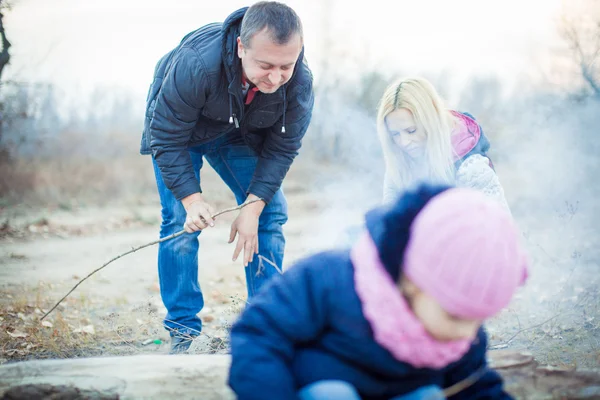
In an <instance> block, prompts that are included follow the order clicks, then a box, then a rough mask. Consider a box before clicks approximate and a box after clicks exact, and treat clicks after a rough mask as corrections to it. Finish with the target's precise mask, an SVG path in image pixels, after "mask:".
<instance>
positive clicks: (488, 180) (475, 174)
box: [456, 154, 510, 211]
mask: <svg viewBox="0 0 600 400" xmlns="http://www.w3.org/2000/svg"><path fill="white" fill-rule="evenodd" d="M456 185H457V186H459V187H468V188H473V189H476V190H479V191H481V192H483V193H484V194H485V195H486V196H488V197H490V198H492V199H495V200H497V201H498V202H500V204H502V205H503V206H504V207H505V208H506V210H508V211H510V208H509V207H508V203H507V201H506V198H505V197H504V189H503V188H502V184H500V179H498V175H496V173H495V172H494V170H493V169H492V168H491V167H490V164H489V159H488V158H487V157H484V156H482V155H480V154H474V155H472V156H470V157H468V158H467V159H466V160H465V161H464V162H463V163H462V164H461V165H460V167H459V168H458V171H456Z"/></svg>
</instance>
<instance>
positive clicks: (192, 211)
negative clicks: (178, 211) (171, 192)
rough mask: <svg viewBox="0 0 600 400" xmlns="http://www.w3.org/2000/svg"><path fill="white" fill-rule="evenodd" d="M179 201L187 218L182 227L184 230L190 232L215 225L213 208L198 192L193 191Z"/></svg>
mask: <svg viewBox="0 0 600 400" xmlns="http://www.w3.org/2000/svg"><path fill="white" fill-rule="evenodd" d="M181 203H182V204H183V207H184V208H185V211H186V212H187V218H186V219H185V224H183V229H185V231H186V232H188V233H192V232H196V231H200V230H202V229H204V228H206V227H207V226H215V221H214V220H213V219H212V215H213V214H214V213H215V210H214V209H213V208H212V206H211V205H210V204H208V203H207V202H206V201H205V200H204V198H203V197H202V195H201V194H200V193H194V194H192V195H189V196H187V197H185V198H183V199H182V200H181Z"/></svg>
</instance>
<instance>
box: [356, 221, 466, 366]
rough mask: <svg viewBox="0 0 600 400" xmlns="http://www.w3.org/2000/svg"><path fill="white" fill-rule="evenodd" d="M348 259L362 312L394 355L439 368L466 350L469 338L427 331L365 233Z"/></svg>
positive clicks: (386, 347) (383, 343)
mask: <svg viewBox="0 0 600 400" xmlns="http://www.w3.org/2000/svg"><path fill="white" fill-rule="evenodd" d="M351 259H352V264H353V265H354V284H355V287H356V292H357V294H358V297H359V298H360V300H361V302H362V311H363V314H364V315H365V317H366V319H367V321H369V324H370V325H371V329H372V330H373V335H374V338H375V341H377V343H379V345H381V346H382V347H384V348H385V349H387V350H388V351H389V352H390V353H392V355H393V356H394V358H396V359H397V360H399V361H402V362H405V363H408V364H410V365H412V366H413V367H415V368H432V369H441V368H443V367H445V366H447V365H448V364H450V363H452V362H454V361H457V360H459V359H460V358H462V356H464V355H465V354H466V352H467V351H468V350H469V348H470V346H471V342H472V341H471V340H456V341H448V342H440V341H437V340H435V339H433V338H432V337H431V335H429V333H427V331H426V330H425V328H424V327H423V325H422V324H421V322H420V321H419V320H418V319H417V317H416V316H415V315H414V314H413V312H412V310H411V309H410V306H409V305H408V303H407V302H406V300H405V299H404V297H403V296H402V294H401V293H400V289H399V288H398V286H397V284H396V282H394V281H393V280H392V278H391V276H390V275H389V273H388V272H387V271H386V270H385V267H384V266H383V264H382V263H381V260H380V259H379V254H378V253H377V248H376V246H375V243H373V240H372V239H371V237H370V236H369V234H368V233H363V235H362V237H361V238H360V239H359V240H358V242H357V243H356V244H355V245H354V247H353V249H352V253H351Z"/></svg>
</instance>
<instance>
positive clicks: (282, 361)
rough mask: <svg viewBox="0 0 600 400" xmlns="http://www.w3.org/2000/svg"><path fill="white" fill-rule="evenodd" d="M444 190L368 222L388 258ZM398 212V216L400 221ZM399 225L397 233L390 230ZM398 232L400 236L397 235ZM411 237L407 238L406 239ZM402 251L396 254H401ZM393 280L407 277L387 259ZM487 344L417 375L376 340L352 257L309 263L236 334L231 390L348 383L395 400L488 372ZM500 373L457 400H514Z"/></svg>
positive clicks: (244, 393)
mask: <svg viewBox="0 0 600 400" xmlns="http://www.w3.org/2000/svg"><path fill="white" fill-rule="evenodd" d="M441 190H443V189H441ZM439 192H440V190H431V189H425V190H421V191H420V192H417V193H416V194H414V195H412V196H404V197H403V200H402V201H400V202H398V203H396V204H395V205H393V206H392V207H396V208H398V207H400V209H398V210H397V211H398V212H401V213H403V214H402V215H405V216H406V218H405V221H404V222H405V223H406V225H407V226H405V227H404V228H402V227H400V228H398V225H397V223H398V220H399V219H398V218H397V215H396V216H395V217H394V218H393V219H391V220H389V221H386V215H387V216H389V215H390V210H387V212H386V213H383V214H382V213H377V212H374V213H371V214H369V215H367V228H368V229H369V232H370V234H371V236H372V237H373V239H374V241H375V243H376V244H377V245H378V249H379V250H380V252H386V251H387V250H386V249H390V248H392V247H393V245H394V243H390V242H389V238H390V236H389V235H392V234H393V235H395V236H394V237H395V238H396V239H394V240H395V245H396V246H399V247H400V248H401V249H403V248H404V246H405V245H406V241H407V240H408V239H407V235H408V227H409V226H410V222H411V221H412V219H413V218H414V216H415V215H416V214H417V213H418V211H419V210H420V209H421V208H422V207H423V206H424V204H425V203H426V202H427V200H429V199H430V198H431V197H432V196H433V195H435V194H436V193H439ZM394 212H395V211H394V210H391V213H392V214H393V213H394ZM392 220H393V221H394V222H395V223H396V224H394V226H391V225H389V224H388V225H386V224H387V223H388V222H391V221H392ZM394 230H395V232H393V231H394ZM402 235H405V236H406V237H404V238H403V237H402ZM397 251H398V247H396V249H395V252H397ZM382 261H384V262H387V263H386V269H387V270H389V271H388V272H390V274H391V276H392V277H394V278H397V277H398V276H399V273H400V271H399V269H400V264H401V263H400V262H397V261H398V260H395V259H394V257H382ZM486 344H487V338H486V334H485V332H484V330H483V329H480V331H479V332H478V335H477V338H476V339H475V341H474V342H473V344H472V346H471V348H470V350H469V351H468V353H467V354H465V356H464V357H463V358H462V359H460V360H459V361H457V362H455V363H453V364H450V365H448V366H447V367H445V368H444V369H442V370H432V369H426V368H422V369H417V368H414V367H412V366H411V365H409V364H407V363H404V362H401V361H399V360H397V359H395V358H394V357H393V355H392V354H391V353H390V352H389V351H388V350H386V349H385V348H384V347H382V346H381V345H379V344H378V343H377V342H376V341H375V339H374V338H373V332H372V330H371V326H370V325H369V322H368V320H367V319H365V317H364V315H363V312H362V307H361V300H360V298H359V296H358V295H357V293H356V290H355V286H354V268H353V265H352V262H351V260H350V252H349V251H347V250H338V251H328V252H324V253H320V254H316V255H313V256H311V257H308V258H306V259H304V260H302V261H300V262H298V263H297V264H296V265H295V266H293V267H291V268H290V269H289V270H288V271H286V272H285V273H284V274H283V275H281V276H278V277H276V278H274V279H273V280H272V281H271V283H270V284H269V285H268V286H267V287H265V288H264V289H263V291H262V293H260V294H259V295H257V296H256V297H254V299H253V301H252V304H250V305H249V306H248V307H247V309H246V310H245V311H244V313H243V314H242V316H241V317H240V319H239V320H238V321H237V322H236V324H234V326H233V329H232V332H231V354H232V365H231V371H230V377H229V384H230V386H231V387H232V388H233V390H234V391H235V392H236V394H237V395H238V398H239V399H241V400H250V399H261V400H263V399H269V400H279V399H281V400H284V399H285V400H288V399H296V398H297V394H296V393H297V391H298V390H299V389H300V388H301V387H303V386H305V385H308V384H310V383H313V382H316V381H319V380H330V379H332V380H343V381H346V382H349V383H351V384H352V385H354V386H355V387H356V389H357V390H358V391H359V393H360V394H361V396H362V397H363V398H364V399H373V400H375V399H382V400H383V399H386V400H388V399H390V398H391V397H394V396H398V395H400V394H405V393H408V392H411V391H413V390H415V389H417V388H419V387H421V386H425V385H438V386H440V387H442V388H446V387H449V386H451V385H453V384H455V383H457V382H459V381H461V380H463V379H465V378H467V377H468V376H470V375H471V374H472V373H474V372H475V371H477V370H479V369H480V368H484V369H485V368H486V367H485V366H486V360H485V354H486ZM510 398H511V397H510V396H509V395H508V394H506V393H505V392H504V391H503V388H502V380H501V378H500V376H499V375H498V374H497V373H496V372H495V371H493V370H491V369H487V370H485V373H484V374H483V376H482V377H481V378H480V379H479V380H478V381H477V382H476V383H475V384H473V385H472V386H470V387H469V388H468V389H466V390H464V391H462V392H460V393H459V394H457V395H456V396H454V397H452V399H510Z"/></svg>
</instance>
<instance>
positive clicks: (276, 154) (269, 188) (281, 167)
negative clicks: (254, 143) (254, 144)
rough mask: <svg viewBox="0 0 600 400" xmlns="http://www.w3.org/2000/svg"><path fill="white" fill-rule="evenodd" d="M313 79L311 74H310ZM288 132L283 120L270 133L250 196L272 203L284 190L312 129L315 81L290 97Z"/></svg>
mask: <svg viewBox="0 0 600 400" xmlns="http://www.w3.org/2000/svg"><path fill="white" fill-rule="evenodd" d="M306 73H307V74H309V75H310V72H306ZM286 97H287V108H286V111H285V132H281V127H282V125H283V123H284V121H283V119H280V120H279V121H278V122H277V123H276V124H275V125H274V126H273V127H272V128H271V129H270V130H269V131H268V136H267V138H266V139H265V142H264V144H263V148H262V151H261V153H260V155H259V158H258V164H257V165H256V170H255V171H254V176H253V178H252V181H251V182H250V186H249V188H248V193H252V194H254V195H256V196H258V197H260V198H261V199H263V200H264V201H265V202H266V203H269V202H270V201H271V199H272V198H273V195H275V192H277V190H279V188H280V187H281V183H282V182H283V178H285V175H286V174H287V172H288V170H289V169H290V166H291V165H292V162H293V161H294V158H295V157H296V156H297V155H298V150H300V147H301V146H302V138H303V137H304V134H305V133H306V130H307V129H308V125H309V124H310V120H311V117H312V109H313V105H314V93H313V88H312V77H311V78H307V82H306V83H305V84H304V85H298V86H297V87H295V88H294V89H293V90H291V91H290V93H288V94H287V95H286Z"/></svg>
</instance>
